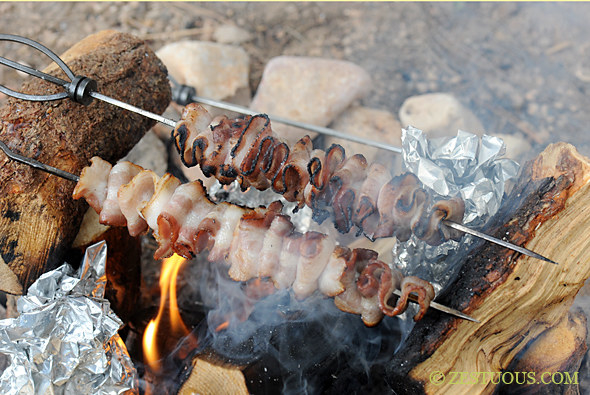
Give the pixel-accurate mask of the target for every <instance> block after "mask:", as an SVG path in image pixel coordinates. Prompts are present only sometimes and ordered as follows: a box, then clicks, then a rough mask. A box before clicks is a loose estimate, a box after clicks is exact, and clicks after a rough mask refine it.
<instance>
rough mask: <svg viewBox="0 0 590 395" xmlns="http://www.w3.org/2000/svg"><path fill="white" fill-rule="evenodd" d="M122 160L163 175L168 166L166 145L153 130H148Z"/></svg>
mask: <svg viewBox="0 0 590 395" xmlns="http://www.w3.org/2000/svg"><path fill="white" fill-rule="evenodd" d="M122 160H128V161H130V162H133V163H135V164H136V165H138V166H141V167H143V168H145V169H150V170H153V171H154V172H155V173H156V174H157V175H159V176H163V175H164V173H166V169H167V168H168V152H167V151H166V146H165V145H164V143H163V142H162V140H160V139H159V138H158V136H156V134H155V133H154V132H153V131H152V130H148V132H147V133H146V134H145V136H143V137H142V138H141V140H139V142H138V143H137V144H136V145H135V147H133V148H132V149H131V151H129V153H128V154H127V155H126V156H125V157H124V158H123V159H122Z"/></svg>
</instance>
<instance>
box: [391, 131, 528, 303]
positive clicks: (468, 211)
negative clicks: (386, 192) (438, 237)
mask: <svg viewBox="0 0 590 395" xmlns="http://www.w3.org/2000/svg"><path fill="white" fill-rule="evenodd" d="M505 151H506V147H505V146H504V142H503V141H502V139H500V138H498V137H493V136H488V135H483V136H482V137H481V138H480V137H478V136H476V135H474V134H471V133H468V132H464V131H461V130H459V131H458V133H457V136H455V137H449V138H440V139H432V140H429V139H427V137H426V135H425V133H424V132H422V131H421V130H419V129H417V128H414V127H411V126H410V127H408V128H407V129H403V130H402V156H403V166H404V169H405V170H406V171H409V172H412V173H414V174H415V175H416V176H417V177H418V178H419V179H420V181H421V182H422V184H423V185H424V187H425V188H426V189H427V190H428V191H429V192H430V193H431V194H432V196H433V197H434V199H433V200H434V201H436V200H437V199H442V198H446V197H449V196H460V197H461V198H462V199H463V200H464V202H465V216H464V218H463V223H464V224H465V225H468V226H470V227H472V228H477V227H479V226H481V225H483V224H485V223H486V221H487V220H488V219H489V218H490V217H491V216H493V215H494V214H495V213H496V212H497V211H498V209H499V208H500V205H501V203H502V199H503V197H504V194H505V191H506V188H507V185H508V181H509V180H510V179H512V178H514V177H515V176H516V175H517V173H518V170H519V165H518V163H516V162H515V161H513V160H510V159H506V158H502V155H504V153H505ZM472 240H473V238H472V237H471V236H465V237H463V239H462V240H461V241H459V242H455V241H452V240H449V241H447V242H445V243H443V244H441V245H439V246H434V247H433V246H429V245H427V244H426V243H424V242H422V241H420V240H418V239H417V238H416V237H414V236H412V237H411V238H410V240H408V241H407V242H404V243H397V245H396V246H395V248H394V251H393V253H394V254H393V255H394V257H396V258H395V259H396V262H395V263H396V264H397V266H398V267H400V268H401V269H402V270H403V271H404V273H405V274H407V275H418V276H420V277H422V278H424V279H426V280H428V281H430V282H431V283H432V284H433V286H434V287H435V289H436V291H437V292H438V291H440V290H441V289H442V288H444V287H445V286H446V285H447V284H448V283H449V282H450V281H451V279H452V277H453V275H454V273H455V272H456V270H457V269H458V265H457V263H458V262H456V260H455V259H454V257H455V256H456V255H457V254H456V253H457V252H458V251H460V250H461V249H463V248H466V246H467V245H468V244H469V243H470V242H471V241H472Z"/></svg>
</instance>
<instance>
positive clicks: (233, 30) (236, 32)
mask: <svg viewBox="0 0 590 395" xmlns="http://www.w3.org/2000/svg"><path fill="white" fill-rule="evenodd" d="M213 39H214V40H215V41H217V42H218V43H221V44H241V43H245V42H248V41H250V40H251V39H252V35H251V34H250V32H249V31H247V30H245V29H242V28H241V27H238V26H236V25H230V24H223V25H219V26H218V27H217V28H215V31H214V32H213Z"/></svg>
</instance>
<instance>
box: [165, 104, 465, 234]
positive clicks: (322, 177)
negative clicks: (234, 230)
mask: <svg viewBox="0 0 590 395" xmlns="http://www.w3.org/2000/svg"><path fill="white" fill-rule="evenodd" d="M211 121H212V120H211V116H210V115H209V114H208V113H207V111H206V110H205V109H204V108H203V107H202V106H200V105H198V104H195V103H193V104H189V105H187V106H186V107H185V108H184V111H183V115H182V120H181V121H180V122H179V123H178V124H177V126H176V128H175V130H174V131H173V133H172V134H173V137H174V139H175V141H176V147H177V149H178V151H179V153H180V155H181V157H182V158H183V161H184V163H185V164H186V165H187V166H195V165H197V164H199V165H200V166H201V169H202V170H203V173H204V174H205V175H206V176H214V177H216V178H217V179H218V180H219V181H220V182H221V183H223V184H227V183H230V182H232V181H234V180H238V182H239V183H240V185H241V186H242V188H244V189H245V188H247V187H249V186H253V187H254V188H257V189H259V190H264V189H267V188H269V187H271V188H272V189H273V190H274V191H275V192H277V193H280V194H282V195H283V196H284V197H285V199H286V200H288V201H291V202H297V203H298V205H299V207H301V206H303V205H304V204H306V205H308V206H309V207H310V208H311V209H312V211H313V219H314V220H315V221H316V222H318V223H322V222H323V221H324V220H325V219H326V218H328V217H331V218H332V219H333V222H334V225H335V227H336V229H338V230H339V231H340V232H342V233H348V232H349V231H350V230H351V229H352V227H357V228H358V232H359V233H364V234H365V236H366V237H368V238H369V239H371V240H374V239H376V238H380V237H391V236H396V237H397V238H398V239H399V240H402V241H403V240H407V239H408V238H409V237H410V236H411V235H412V234H414V235H416V236H417V237H418V238H420V239H421V240H424V241H425V242H426V243H428V244H431V245H439V244H441V243H443V242H444V241H446V240H448V239H449V238H452V239H456V238H458V237H460V236H461V234H460V233H459V232H457V231H455V230H452V229H447V227H445V226H442V220H443V219H445V218H450V215H451V214H452V216H453V218H454V220H455V221H457V222H461V221H462V219H463V214H464V211H465V210H464V206H463V205H461V204H460V203H458V202H459V201H461V199H459V198H452V199H449V200H442V201H440V202H438V203H436V205H435V206H434V207H433V208H432V209H431V210H429V209H428V207H429V203H430V200H429V196H428V194H427V193H426V191H425V190H424V189H423V188H422V187H421V185H420V183H419V182H418V180H417V178H416V177H415V176H413V175H411V174H405V175H402V176H398V177H395V178H391V175H390V174H389V172H388V171H387V170H386V169H385V168H384V167H383V166H381V165H377V164H373V165H371V166H367V162H366V159H365V158H364V157H363V156H362V155H353V156H352V157H350V158H346V155H345V152H344V149H343V148H342V147H341V146H339V145H332V146H331V147H330V148H328V150H327V151H325V152H324V151H322V150H318V149H315V150H314V149H313V146H312V143H311V140H310V138H309V137H308V136H305V137H304V138H302V139H301V140H299V141H298V142H297V143H296V144H295V145H294V146H293V147H292V148H290V147H288V146H287V144H285V143H284V142H281V141H280V140H279V138H278V136H277V135H276V134H275V133H274V132H273V131H272V129H271V125H270V121H269V119H268V117H267V116H266V115H256V116H253V117H244V118H243V119H238V120H235V121H232V120H229V119H227V118H222V119H221V121H220V124H219V125H217V126H211V125H210V122H211ZM212 131H213V132H212ZM217 131H218V132H217ZM219 136H223V138H219ZM191 141H192V145H191ZM191 147H192V148H191ZM191 149H192V152H191Z"/></svg>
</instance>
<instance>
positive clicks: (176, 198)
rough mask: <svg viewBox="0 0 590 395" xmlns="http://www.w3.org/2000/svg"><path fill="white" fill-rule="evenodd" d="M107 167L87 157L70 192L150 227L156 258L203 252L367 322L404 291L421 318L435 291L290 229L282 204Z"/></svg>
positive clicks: (135, 229) (132, 228) (368, 253)
mask: <svg viewBox="0 0 590 395" xmlns="http://www.w3.org/2000/svg"><path fill="white" fill-rule="evenodd" d="M107 170H108V171H107ZM110 170H111V167H110V165H109V164H108V163H107V162H105V161H103V160H102V159H100V158H93V159H92V165H91V166H90V167H89V168H86V169H84V171H83V172H82V175H81V177H80V181H79V182H78V185H77V186H76V189H75V198H76V199H80V198H85V199H87V200H88V201H92V202H93V207H94V209H95V210H96V211H97V212H98V213H99V215H101V218H103V219H104V223H105V224H107V225H115V224H121V223H122V221H121V220H120V218H119V214H118V213H119V212H120V213H122V215H123V216H124V218H125V224H126V225H127V227H128V229H129V233H130V234H131V235H134V236H135V235H138V234H140V233H141V232H144V231H146V230H147V229H148V228H151V229H152V230H153V231H154V236H155V237H156V240H157V241H158V243H159V248H158V250H157V251H156V253H155V257H156V258H160V257H164V256H167V255H170V254H172V253H173V252H176V253H177V254H180V255H182V256H184V257H186V258H190V257H192V256H194V255H195V254H198V253H200V252H202V251H205V250H208V251H209V255H208V259H209V261H211V262H216V261H223V262H225V263H226V264H227V265H228V266H229V275H230V277H231V278H232V279H234V280H235V281H249V280H251V279H254V278H261V277H262V278H265V279H267V280H269V281H271V282H272V283H273V284H274V286H275V287H276V288H290V289H291V290H292V291H293V293H294V295H295V296H296V297H297V298H306V297H308V296H310V295H311V294H312V293H314V292H316V291H319V292H321V293H323V294H324V295H326V296H335V303H336V306H338V308H340V309H341V310H343V311H345V312H350V313H355V314H360V315H361V316H362V319H363V321H364V322H365V324H366V325H376V324H377V323H378V322H379V321H380V320H381V319H382V318H383V316H384V315H396V314H400V313H401V312H403V311H405V309H406V307H407V303H408V295H409V294H410V293H416V294H417V295H418V298H419V302H420V307H421V310H420V313H419V315H418V316H417V317H422V316H423V315H424V314H425V312H426V310H427V309H428V305H429V303H430V300H431V299H432V298H433V297H434V293H433V291H432V286H430V284H429V283H428V282H426V281H424V280H420V279H417V278H412V277H407V278H404V279H403V280H402V275H401V273H400V272H399V271H397V270H394V269H392V268H391V267H390V266H389V265H387V264H386V263H384V262H382V261H380V260H378V258H377V253H376V252H375V251H372V250H366V249H355V250H352V251H351V250H349V249H348V248H344V247H340V246H336V243H335V240H334V239H333V238H332V237H330V236H328V235H325V234H322V233H319V232H314V231H309V232H305V233H303V234H302V233H298V232H295V231H294V226H293V224H292V223H291V221H290V219H289V217H288V216H286V215H283V214H281V210H282V208H283V205H282V203H280V202H274V203H271V204H270V205H269V206H268V207H266V208H265V207H259V208H257V209H248V208H244V207H239V206H236V205H232V204H229V203H221V204H217V205H216V204H214V203H212V202H211V201H210V200H209V199H208V196H207V194H206V191H205V189H204V187H203V185H202V183H201V182H199V181H197V182H191V183H188V184H184V185H181V184H180V181H179V180H178V179H176V178H175V177H173V176H172V175H170V174H166V175H164V176H163V177H161V178H160V177H158V176H157V175H156V174H155V173H153V172H152V171H150V170H142V169H141V168H139V167H134V166H130V165H128V164H126V165H122V166H120V167H119V168H118V169H117V171H118V172H119V173H118V174H117V175H116V177H115V176H113V177H109V171H110ZM126 172H127V173H126ZM125 173H126V174H125ZM135 173H136V174H135ZM132 174H135V175H134V176H133V177H131V175H132ZM125 177H128V178H130V181H129V182H128V183H127V184H125V185H121V186H120V188H119V191H118V193H117V200H116V201H115V200H113V201H112V203H111V204H114V203H118V204H119V206H118V210H110V211H108V212H107V211H105V210H103V206H102V205H101V204H104V202H105V199H106V190H107V188H108V186H107V181H108V180H109V179H112V180H113V185H115V184H114V183H115V180H121V179H125ZM342 177H343V178H344V177H345V176H342ZM116 182H119V181H116ZM103 192H104V193H103ZM442 209H443V208H442V207H441V208H440V210H442ZM445 213H446V214H445V215H447V214H450V211H448V212H445ZM103 214H104V215H103ZM396 288H400V289H401V293H402V297H401V298H399V300H398V301H397V304H396V305H395V307H393V308H392V307H391V306H390V305H389V304H388V303H389V302H388V301H389V298H390V296H391V295H392V292H393V290H394V289H396Z"/></svg>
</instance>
